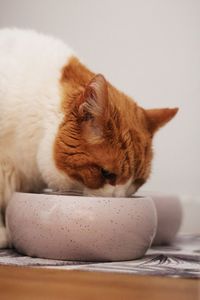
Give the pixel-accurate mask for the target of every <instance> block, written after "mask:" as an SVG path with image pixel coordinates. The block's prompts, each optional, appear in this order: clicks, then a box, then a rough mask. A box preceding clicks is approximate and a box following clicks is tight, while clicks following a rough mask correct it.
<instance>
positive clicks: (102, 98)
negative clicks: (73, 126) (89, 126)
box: [78, 74, 108, 120]
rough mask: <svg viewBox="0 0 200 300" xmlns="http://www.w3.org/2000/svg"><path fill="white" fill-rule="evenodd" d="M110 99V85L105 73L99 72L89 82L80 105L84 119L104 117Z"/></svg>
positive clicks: (80, 113)
mask: <svg viewBox="0 0 200 300" xmlns="http://www.w3.org/2000/svg"><path fill="white" fill-rule="evenodd" d="M107 99H108V87H107V82H106V79H105V78H104V76H103V75H101V74H97V75H96V76H94V77H93V78H92V80H91V81H90V82H89V83H88V85H87V86H86V88H85V91H84V93H83V96H82V98H81V103H80V105H79V107H78V113H79V116H81V117H82V118H83V120H84V119H85V120H88V119H92V118H98V117H102V116H103V114H104V112H105V107H106V103H107Z"/></svg>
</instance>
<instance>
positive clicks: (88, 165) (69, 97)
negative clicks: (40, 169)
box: [54, 57, 177, 189]
mask: <svg viewBox="0 0 200 300" xmlns="http://www.w3.org/2000/svg"><path fill="white" fill-rule="evenodd" d="M60 83H61V91H62V109H63V111H64V115H65V118H64V121H63V123H62V124H61V126H60V128H59V131H58V134H57V137H56V141H55V147H54V158H55V162H56V165H57V167H58V168H59V169H61V170H62V171H64V172H66V174H67V175H68V176H70V177H71V178H74V179H76V180H77V181H79V182H81V183H82V184H83V185H85V186H87V187H88V188H91V189H98V188H100V187H102V186H103V185H104V184H105V183H107V182H109V183H110V184H111V185H117V184H123V183H125V182H126V181H127V180H128V179H129V178H131V177H132V178H133V183H134V184H135V185H136V187H137V188H138V187H139V186H140V185H142V184H143V183H144V182H145V181H146V180H147V178H148V177H149V174H150V169H151V168H150V166H151V160H152V156H153V154H152V147H151V145H152V136H153V134H154V133H155V131H156V130H157V129H158V128H160V127H161V126H163V125H164V124H165V123H166V122H168V121H169V120H170V119H171V118H172V117H173V116H174V115H175V114H176V112H177V109H159V110H158V109H157V110H145V109H143V108H141V107H139V106H138V105H137V103H136V102H134V101H133V100H132V99H131V98H129V97H128V96H126V95H125V94H123V93H122V92H120V91H118V90H117V89H116V88H114V87H113V86H112V85H111V84H110V83H108V82H107V81H106V80H105V78H104V77H103V76H102V75H95V74H94V73H92V72H91V71H90V70H88V69H87V68H86V67H85V66H84V65H82V64H81V63H80V62H79V60H78V59H77V58H75V57H73V58H71V60H70V62H69V64H68V65H67V66H65V67H64V68H63V70H62V77H61V80H60ZM102 168H103V169H104V170H107V171H109V172H110V173H112V174H114V175H115V176H111V178H109V179H106V178H104V176H102V171H101V169H102Z"/></svg>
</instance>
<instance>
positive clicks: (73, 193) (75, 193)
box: [42, 189, 144, 198]
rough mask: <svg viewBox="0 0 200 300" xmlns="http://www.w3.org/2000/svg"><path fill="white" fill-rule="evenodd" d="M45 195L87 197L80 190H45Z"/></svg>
mask: <svg viewBox="0 0 200 300" xmlns="http://www.w3.org/2000/svg"><path fill="white" fill-rule="evenodd" d="M42 193H43V194H47V195H58V196H59V195H62V196H63V195H65V196H79V197H81V196H82V197H84V196H85V195H84V194H83V193H82V192H81V191H78V190H68V191H53V190H51V189H45V190H44V191H43V192H42ZM87 197H94V195H88V196H87ZM95 197H102V196H95ZM120 198H121V197H120ZM122 198H144V196H139V195H137V196H136V195H131V196H128V197H122Z"/></svg>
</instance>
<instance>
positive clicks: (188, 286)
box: [0, 266, 200, 300]
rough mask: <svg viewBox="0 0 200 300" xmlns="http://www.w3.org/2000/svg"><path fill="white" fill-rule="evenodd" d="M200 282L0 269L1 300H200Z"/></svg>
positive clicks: (79, 272)
mask: <svg viewBox="0 0 200 300" xmlns="http://www.w3.org/2000/svg"><path fill="white" fill-rule="evenodd" d="M199 293H200V281H199V280H195V279H175V278H161V277H150V276H133V275H123V274H111V273H98V272H83V271H66V270H53V269H33V268H21V267H10V266H0V299H1V300H10V299H15V300H18V299H19V300H27V299H28V300H32V299H39V300H46V299H48V300H52V299H56V300H60V299H70V300H73V299H80V300H89V299H92V300H100V299H101V300H104V299H109V300H112V299H113V300H114V299H115V300H118V299H120V300H129V299H131V300H133V299H137V300H143V299H148V300H151V299H152V300H160V299H164V300H165V299H166V300H169V299H174V300H199V299H200V294H199Z"/></svg>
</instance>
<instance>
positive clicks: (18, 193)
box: [11, 192, 153, 201]
mask: <svg viewBox="0 0 200 300" xmlns="http://www.w3.org/2000/svg"><path fill="white" fill-rule="evenodd" d="M17 195H18V196H19V195H20V196H21V197H22V198H26V197H27V196H28V197H30V196H32V197H34V198H38V200H39V199H41V197H43V196H45V197H49V199H46V200H47V201H48V200H52V199H53V198H55V197H58V198H60V197H66V200H67V199H68V200H69V199H71V200H72V199H74V200H77V199H82V201H83V200H88V199H89V198H92V201H95V200H97V201H98V200H99V201H100V200H109V201H116V200H123V201H124V200H126V201H128V200H130V201H135V200H151V201H153V199H152V197H151V196H150V195H149V196H148V195H141V196H140V195H132V196H130V197H112V196H95V195H94V196H93V195H91V196H86V195H72V194H71V195H70V194H66V193H55V192H54V193H42V192H38V193H33V192H28V193H27V192H14V194H13V196H12V198H11V200H12V199H13V198H14V197H15V196H17ZM28 197H27V199H26V200H30V201H31V199H28ZM58 200H59V199H58ZM62 201H63V200H62Z"/></svg>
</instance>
